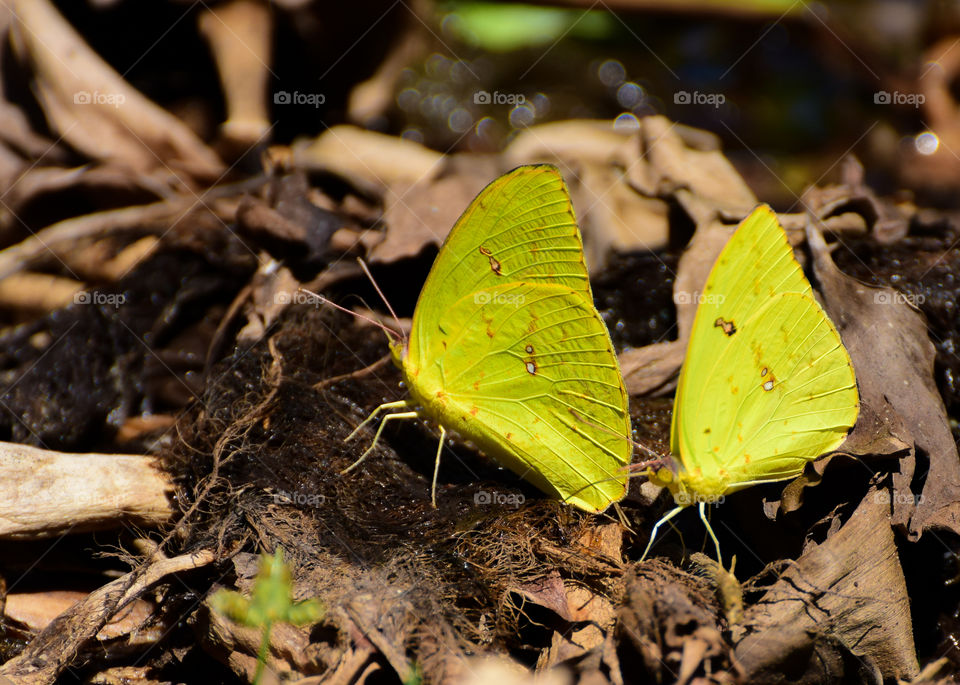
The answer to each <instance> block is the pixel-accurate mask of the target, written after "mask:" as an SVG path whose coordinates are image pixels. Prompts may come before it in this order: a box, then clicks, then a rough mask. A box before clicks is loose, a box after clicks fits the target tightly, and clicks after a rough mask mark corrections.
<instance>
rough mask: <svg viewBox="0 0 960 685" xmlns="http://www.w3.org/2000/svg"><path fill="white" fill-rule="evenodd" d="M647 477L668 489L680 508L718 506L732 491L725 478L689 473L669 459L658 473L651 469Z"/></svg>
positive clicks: (655, 483)
mask: <svg viewBox="0 0 960 685" xmlns="http://www.w3.org/2000/svg"><path fill="white" fill-rule="evenodd" d="M647 477H648V479H649V480H650V482H651V483H653V484H654V485H659V486H660V487H664V488H667V490H669V491H670V494H671V495H673V501H674V502H676V504H677V506H678V507H687V506H690V505H691V504H695V503H699V502H705V503H707V504H718V503H720V502H722V501H723V495H724V494H725V493H727V492H729V491H730V488H729V484H728V483H727V482H726V479H724V478H723V477H719V478H718V477H716V476H715V477H712V478H705V477H704V476H703V474H702V473H700V472H699V470H697V472H691V471H687V470H685V469H684V468H683V467H681V466H680V465H679V464H678V463H677V462H676V461H675V460H673V459H667V460H666V462H665V464H664V465H663V466H661V467H660V468H658V469H657V470H656V471H654V470H653V469H651V470H650V473H649V474H648V476H647Z"/></svg>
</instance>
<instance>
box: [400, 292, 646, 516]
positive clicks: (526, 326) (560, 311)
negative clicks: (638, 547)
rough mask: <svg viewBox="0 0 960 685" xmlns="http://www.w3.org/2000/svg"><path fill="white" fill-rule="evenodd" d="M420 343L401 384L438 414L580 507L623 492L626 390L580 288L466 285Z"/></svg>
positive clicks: (594, 507) (603, 503) (595, 506)
mask: <svg viewBox="0 0 960 685" xmlns="http://www.w3.org/2000/svg"><path fill="white" fill-rule="evenodd" d="M428 353H429V355H430V357H431V359H433V363H431V364H428V365H427V366H425V367H423V368H421V369H420V373H419V374H417V377H416V379H415V380H414V381H413V383H412V384H413V386H414V387H412V388H411V391H412V392H413V393H414V394H415V395H417V396H418V400H419V401H420V403H421V405H422V406H423V407H424V409H425V410H426V411H427V413H428V414H431V415H432V416H434V418H436V419H437V420H438V421H440V422H441V423H442V424H443V425H445V426H447V427H448V428H452V429H454V430H457V431H458V432H460V433H461V434H462V435H464V436H465V437H467V438H469V439H470V440H472V441H473V442H474V443H476V445H477V446H478V447H479V448H480V449H481V450H483V452H484V453H486V454H487V455H488V456H490V457H493V458H494V459H496V460H497V461H498V462H499V463H501V464H502V465H504V466H506V467H508V468H510V469H511V470H513V471H514V472H515V473H517V474H518V475H519V476H521V477H522V478H525V479H526V480H529V481H530V482H532V483H534V484H535V485H537V486H538V487H539V488H540V489H542V490H544V491H545V492H548V493H553V494H555V495H557V496H558V497H560V498H561V499H563V500H565V501H567V502H568V503H570V504H574V505H576V506H578V507H580V508H582V509H586V510H588V511H603V510H604V509H606V508H607V507H608V506H609V505H610V504H611V503H613V502H616V501H619V500H620V499H622V498H623V496H624V495H625V494H626V488H627V475H626V473H624V472H623V471H621V468H622V467H623V466H625V465H626V464H628V463H629V461H630V456H631V451H632V446H631V443H630V441H629V439H628V436H629V431H630V417H629V413H628V410H627V395H626V391H625V389H624V387H623V381H622V379H621V375H620V369H619V367H618V365H617V358H616V355H615V354H614V351H613V347H612V345H611V343H610V336H609V334H608V333H607V329H606V326H604V323H603V320H602V319H601V318H600V316H599V314H598V313H597V311H596V309H595V308H594V306H593V303H592V302H591V301H589V300H587V299H586V298H585V297H584V296H583V295H582V294H580V293H577V292H574V291H571V290H570V289H569V288H566V287H564V286H558V285H542V284H537V283H524V282H519V283H510V284H505V285H500V286H497V287H495V288H488V289H485V290H481V291H478V292H477V293H472V294H470V295H467V296H465V297H463V298H461V299H460V300H459V301H458V302H456V303H455V304H454V306H453V307H451V308H450V309H449V310H447V312H446V316H445V318H444V321H443V322H442V323H440V324H439V326H438V328H437V331H436V333H435V334H434V335H432V336H431V337H430V340H429V348H428ZM428 388H429V389H433V390H432V393H431V390H429V389H428ZM441 388H442V389H441Z"/></svg>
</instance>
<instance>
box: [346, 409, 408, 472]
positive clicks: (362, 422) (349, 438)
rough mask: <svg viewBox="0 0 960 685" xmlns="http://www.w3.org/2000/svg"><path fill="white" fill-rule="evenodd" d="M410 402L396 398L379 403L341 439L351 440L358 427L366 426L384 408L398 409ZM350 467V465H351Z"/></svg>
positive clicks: (358, 430) (358, 429)
mask: <svg viewBox="0 0 960 685" xmlns="http://www.w3.org/2000/svg"><path fill="white" fill-rule="evenodd" d="M409 406H410V403H409V402H407V400H398V401H396V402H387V403H386V404H381V405H380V406H379V407H377V408H376V409H374V410H373V411H372V412H370V415H369V416H367V418H365V419H364V420H363V421H361V422H360V425H359V426H357V427H356V428H354V429H353V432H352V433H350V435H348V436H347V437H345V438H344V439H343V441H344V442H349V441H351V440H353V436H355V435H356V434H357V433H359V432H360V429H361V428H363V427H364V426H366V425H367V424H368V423H370V422H371V421H373V420H374V419H375V418H377V415H378V414H379V413H380V412H381V411H383V410H384V409H400V408H401V407H403V408H406V407H409ZM351 468H352V467H351Z"/></svg>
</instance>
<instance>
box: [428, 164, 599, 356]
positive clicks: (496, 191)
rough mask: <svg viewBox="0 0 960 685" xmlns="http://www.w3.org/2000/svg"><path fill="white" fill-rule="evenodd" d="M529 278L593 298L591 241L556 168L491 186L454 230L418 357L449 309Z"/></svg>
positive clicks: (437, 266)
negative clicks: (587, 259)
mask: <svg viewBox="0 0 960 685" xmlns="http://www.w3.org/2000/svg"><path fill="white" fill-rule="evenodd" d="M519 281H526V282H532V283H543V284H555V285H562V286H566V287H567V288H569V289H570V290H573V291H575V292H579V293H582V294H583V295H584V296H585V297H587V298H592V297H593V296H592V294H591V292H590V278H589V276H588V275H587V268H586V265H585V264H584V261H583V244H582V242H581V240H580V230H579V229H578V228H577V220H576V217H575V216H574V213H573V205H572V204H571V202H570V195H569V193H568V192H567V188H566V185H565V184H564V182H563V177H562V176H561V175H560V172H559V171H558V170H557V168H556V167H555V166H552V165H549V164H538V165H530V166H521V167H518V168H516V169H514V170H513V171H510V172H508V173H506V174H504V175H503V176H501V177H500V178H498V179H496V180H494V181H493V182H491V183H490V184H489V185H488V186H487V187H486V188H484V189H483V190H482V191H480V194H479V195H477V197H476V198H475V199H474V200H473V202H471V203H470V206H469V207H467V209H466V210H465V211H464V212H463V214H462V215H461V216H460V218H459V219H458V220H457V223H456V224H455V225H454V227H453V229H452V230H451V231H450V234H449V235H448V236H447V239H446V240H445V241H444V243H443V246H442V247H441V248H440V253H439V254H438V255H437V259H436V261H435V262H434V264H433V267H432V268H431V269H430V275H429V276H428V277H427V281H426V283H425V284H424V286H423V290H422V291H421V292H420V298H419V300H418V301H417V307H416V310H415V311H414V314H413V330H414V332H413V333H412V334H411V336H410V343H409V353H410V356H412V357H414V358H417V357H421V358H422V356H423V355H422V352H421V350H420V349H419V344H420V342H421V341H422V340H424V339H425V338H426V337H428V336H429V331H431V330H433V329H434V328H435V326H436V324H437V323H438V322H439V321H440V320H441V319H442V318H443V317H444V313H445V311H446V310H447V309H448V308H449V307H451V306H452V305H453V303H455V302H457V301H458V300H460V299H461V298H462V297H464V296H466V295H469V294H471V293H475V292H479V291H481V290H484V289H486V288H494V287H496V286H498V285H503V284H504V283H513V282H519Z"/></svg>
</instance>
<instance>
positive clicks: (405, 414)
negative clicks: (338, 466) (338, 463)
mask: <svg viewBox="0 0 960 685" xmlns="http://www.w3.org/2000/svg"><path fill="white" fill-rule="evenodd" d="M391 405H392V406H391ZM398 405H399V406H404V407H406V406H409V405H407V404H406V403H405V402H403V403H397V402H390V403H389V404H381V405H380V406H379V407H377V409H375V410H374V412H376V411H378V410H380V409H383V408H384V407H389V408H393V407H396V406H398ZM418 416H420V414H419V413H418V412H415V411H404V412H399V413H397V414H387V415H386V416H384V417H383V421H381V422H380V425H379V426H377V432H376V433H375V434H374V436H373V442H372V443H370V447H368V448H367V449H366V450H364V452H363V454H361V455H360V458H359V459H357V460H356V461H355V462H353V463H352V464H350V466H348V467H347V468H345V469H344V470H343V471H341V472H340V475H343V474H345V473H349V472H350V471H352V470H353V469H355V468H356V467H357V466H359V465H360V462H362V461H363V460H364V459H366V458H367V455H368V454H370V452H372V451H373V448H374V447H376V446H377V442H379V440H380V434H381V433H382V432H383V428H384V426H386V425H387V421H393V420H396V419H415V418H417V417H418Z"/></svg>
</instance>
